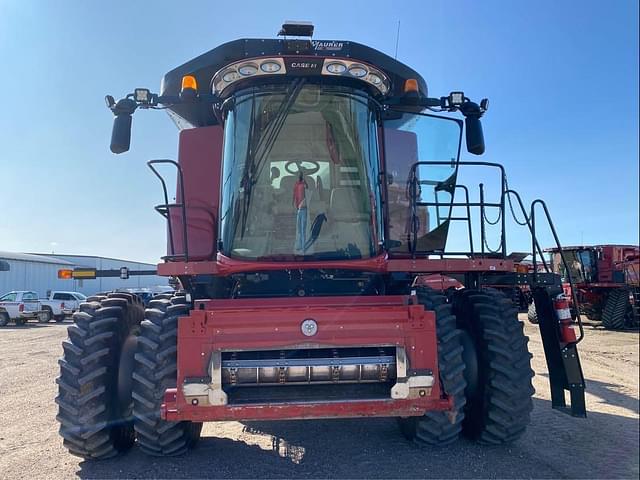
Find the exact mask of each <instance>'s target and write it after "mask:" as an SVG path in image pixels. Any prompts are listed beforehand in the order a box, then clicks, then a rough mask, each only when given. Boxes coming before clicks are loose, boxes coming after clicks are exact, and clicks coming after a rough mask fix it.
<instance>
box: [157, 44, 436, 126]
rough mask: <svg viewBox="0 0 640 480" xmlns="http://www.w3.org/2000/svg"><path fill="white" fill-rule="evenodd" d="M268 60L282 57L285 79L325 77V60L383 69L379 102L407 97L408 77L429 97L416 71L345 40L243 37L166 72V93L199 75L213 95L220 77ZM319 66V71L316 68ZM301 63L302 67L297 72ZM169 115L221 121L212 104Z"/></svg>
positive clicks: (184, 120) (189, 122)
mask: <svg viewBox="0 0 640 480" xmlns="http://www.w3.org/2000/svg"><path fill="white" fill-rule="evenodd" d="M265 57H270V58H273V57H277V58H281V59H283V62H284V65H285V66H286V67H287V68H285V70H286V75H287V76H292V77H293V76H301V75H304V76H309V77H311V76H317V77H321V76H322V75H323V74H325V73H326V71H323V67H322V65H323V64H325V65H326V64H327V62H325V59H335V60H336V61H338V60H344V61H346V62H358V61H359V62H362V63H364V64H366V65H370V66H373V67H375V68H377V69H379V70H380V71H381V73H383V74H384V76H385V77H386V82H385V87H384V88H383V89H378V90H375V89H373V93H374V94H377V95H376V96H377V97H378V100H379V101H383V102H384V100H385V99H389V98H393V97H397V96H400V95H402V94H403V88H404V82H405V80H407V79H409V78H412V79H416V80H417V82H418V86H419V90H420V95H421V96H425V97H426V96H427V85H426V82H425V81H424V79H423V78H422V77H421V76H420V75H419V74H418V73H417V72H416V71H415V70H413V69H411V68H409V67H408V66H406V65H404V64H403V63H401V62H399V61H397V60H395V59H393V58H391V57H390V56H388V55H386V54H384V53H382V52H380V51H378V50H375V49H373V48H370V47H367V46H365V45H361V44H359V43H356V42H348V41H342V40H300V39H240V40H234V41H231V42H228V43H225V44H223V45H220V46H219V47H216V48H214V49H213V50H210V51H208V52H207V53H204V54H202V55H200V56H199V57H196V58H194V59H193V60H190V61H189V62H187V63H185V64H183V65H181V66H179V67H177V68H175V69H173V70H171V71H170V72H169V73H167V74H166V75H165V76H164V78H163V79H162V85H161V95H178V93H179V92H180V87H181V81H182V77H183V76H184V75H193V76H195V78H196V80H197V84H198V93H201V94H206V93H211V92H212V90H213V78H214V76H215V75H216V73H218V72H221V71H222V69H224V68H225V67H227V66H229V65H231V64H234V63H235V62H239V61H242V60H249V59H256V60H260V59H261V58H265ZM316 61H317V62H316ZM314 63H317V65H318V66H319V68H315V69H314V68H313V67H312V65H313V64H314ZM299 64H302V66H303V68H298V65H299ZM306 66H309V68H306ZM345 77H346V75H345ZM333 79H334V80H335V77H334V78H333ZM351 80H352V79H351ZM169 112H170V114H171V116H172V117H173V118H174V120H175V121H176V123H177V124H178V126H179V127H180V128H189V127H199V126H206V125H215V124H217V123H218V120H217V119H216V117H215V115H214V114H213V111H212V109H211V106H210V105H206V104H192V105H185V104H182V105H174V106H171V107H169Z"/></svg>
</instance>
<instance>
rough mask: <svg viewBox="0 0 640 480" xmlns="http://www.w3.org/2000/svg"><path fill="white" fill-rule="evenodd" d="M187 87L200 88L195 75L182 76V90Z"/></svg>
mask: <svg viewBox="0 0 640 480" xmlns="http://www.w3.org/2000/svg"><path fill="white" fill-rule="evenodd" d="M187 89H191V90H198V82H197V81H196V77H194V76H193V75H185V76H184V77H182V88H181V90H182V91H185V90H187Z"/></svg>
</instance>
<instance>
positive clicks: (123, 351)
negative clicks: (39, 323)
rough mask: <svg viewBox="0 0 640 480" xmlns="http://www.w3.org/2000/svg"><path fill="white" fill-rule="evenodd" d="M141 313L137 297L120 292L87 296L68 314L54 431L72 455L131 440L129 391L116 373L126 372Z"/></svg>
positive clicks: (94, 455) (91, 455)
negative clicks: (57, 425) (70, 320)
mask: <svg viewBox="0 0 640 480" xmlns="http://www.w3.org/2000/svg"><path fill="white" fill-rule="evenodd" d="M142 316H143V310H142V305H141V304H140V302H139V301H138V300H137V298H136V297H135V296H134V295H130V294H125V293H114V294H110V295H109V296H108V297H90V298H88V299H87V302H86V303H83V304H82V305H81V306H80V311H79V312H76V313H75V314H74V315H73V321H74V323H73V325H71V326H70V327H69V328H68V334H69V338H68V339H67V340H65V341H64V342H63V344H62V347H63V350H64V356H63V357H62V358H61V359H60V360H59V361H58V363H59V364H60V376H59V377H58V379H57V381H56V382H57V383H58V396H57V397H56V403H57V404H58V406H59V408H58V416H57V420H58V421H59V422H60V435H61V436H62V437H63V438H64V446H65V447H66V448H67V449H68V450H69V452H70V453H72V454H73V455H77V456H79V457H82V458H85V459H105V458H110V457H113V456H115V455H117V454H118V453H119V452H122V451H125V450H127V449H128V448H130V447H131V446H132V445H133V443H134V441H135V436H134V432H133V425H132V421H131V407H132V401H131V392H130V391H128V392H127V391H126V386H125V388H124V390H123V385H122V378H124V377H127V376H128V377H129V378H130V377H131V372H125V371H124V370H126V369H127V364H128V363H130V360H128V358H127V357H132V356H133V351H132V350H131V348H129V347H127V345H128V344H129V343H130V342H129V340H130V339H132V338H133V339H135V334H136V332H137V330H138V328H139V323H140V321H141V320H142ZM125 383H126V382H125Z"/></svg>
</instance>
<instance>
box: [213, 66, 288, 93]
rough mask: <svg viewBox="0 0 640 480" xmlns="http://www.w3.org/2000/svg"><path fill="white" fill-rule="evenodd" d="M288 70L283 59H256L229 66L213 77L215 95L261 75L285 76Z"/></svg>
mask: <svg viewBox="0 0 640 480" xmlns="http://www.w3.org/2000/svg"><path fill="white" fill-rule="evenodd" d="M286 73H287V69H286V67H285V64H284V60H283V59H282V58H254V59H251V60H242V61H239V62H235V63H232V64H231V65H227V66H226V67H224V68H223V69H222V70H220V71H219V72H217V73H216V74H215V75H214V76H213V81H212V88H213V93H216V94H219V93H221V92H222V91H223V90H224V89H226V88H227V87H228V86H229V85H231V84H233V83H235V82H237V81H238V80H244V79H246V78H252V77H258V76H261V75H284V74H286Z"/></svg>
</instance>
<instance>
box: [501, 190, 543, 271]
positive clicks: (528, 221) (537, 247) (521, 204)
mask: <svg viewBox="0 0 640 480" xmlns="http://www.w3.org/2000/svg"><path fill="white" fill-rule="evenodd" d="M504 193H505V195H506V196H507V198H508V197H509V196H510V195H512V196H514V197H515V198H516V200H517V201H518V206H519V207H520V211H521V212H522V215H523V216H524V221H525V222H526V225H527V227H528V228H529V232H531V238H532V240H533V245H532V246H533V249H535V250H537V251H538V254H539V255H540V259H541V260H542V264H543V266H544V269H545V271H546V272H550V271H551V269H550V268H549V266H548V265H547V262H546V261H545V259H544V254H543V251H542V248H541V247H540V244H539V243H538V239H537V238H536V236H535V229H533V228H532V226H531V219H530V218H529V216H528V215H527V211H526V209H525V208H524V202H523V201H522V198H521V197H520V194H519V193H518V192H516V191H515V190H511V189H508V190H506V191H505V192H504ZM514 215H515V214H514ZM534 263H535V262H534ZM534 270H535V266H534Z"/></svg>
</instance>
